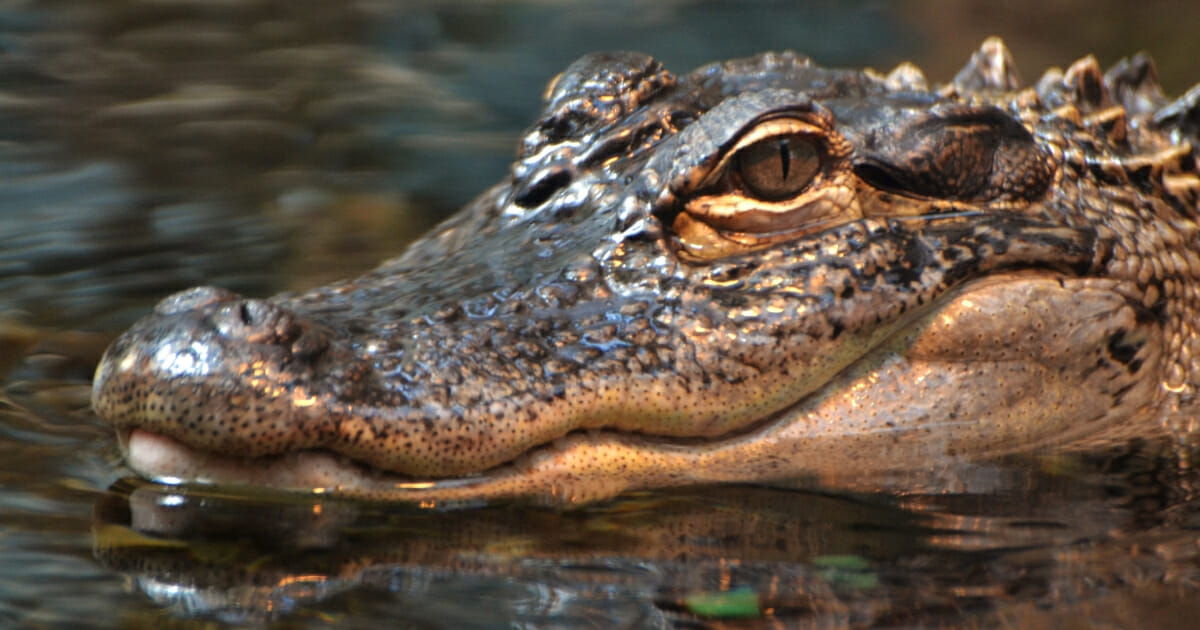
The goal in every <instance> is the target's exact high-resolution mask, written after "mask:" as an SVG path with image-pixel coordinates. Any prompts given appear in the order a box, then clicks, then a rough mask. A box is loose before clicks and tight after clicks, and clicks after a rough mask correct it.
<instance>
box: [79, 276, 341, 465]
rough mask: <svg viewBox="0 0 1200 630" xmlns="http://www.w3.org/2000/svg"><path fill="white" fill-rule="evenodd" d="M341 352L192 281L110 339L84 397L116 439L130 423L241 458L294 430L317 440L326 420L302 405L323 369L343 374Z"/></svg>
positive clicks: (282, 313) (288, 439) (275, 313)
mask: <svg viewBox="0 0 1200 630" xmlns="http://www.w3.org/2000/svg"><path fill="white" fill-rule="evenodd" d="M347 354H348V353H346V352H345V351H338V350H337V349H335V348H333V346H332V344H331V341H330V334H329V332H328V331H327V330H325V329H323V328H322V327H320V326H318V325H315V324H314V323H313V322H311V321H309V320H308V319H306V318H303V317H301V316H298V315H296V314H295V313H293V312H291V311H289V310H287V309H286V308H285V307H282V306H280V305H277V304H274V303H271V302H267V301H264V300H255V299H247V298H244V297H242V296H240V295H237V294H235V293H232V292H230V291H226V290H223V289H217V288H212V287H199V288H195V289H190V290H187V291H184V292H181V293H177V294H175V295H172V296H170V297H168V298H166V299H164V300H163V301H162V302H160V303H159V304H158V306H157V307H156V308H155V309H154V312H153V313H152V314H150V315H149V316H147V317H146V318H144V319H142V320H141V321H140V322H138V323H137V324H136V325H135V326H134V327H133V328H131V329H130V330H129V331H127V332H126V333H125V334H123V335H122V336H121V337H120V338H118V339H117V340H116V341H115V342H114V343H113V345H112V346H111V347H110V348H109V350H108V352H107V353H106V354H105V356H104V358H103V359H102V360H101V362H100V365H99V367H98V368H97V370H96V378H95V382H94V384H93V401H94V404H95V407H96V410H97V411H98V412H99V413H100V414H101V415H102V416H103V417H105V418H112V419H114V424H115V426H116V427H117V428H118V429H119V430H121V431H122V432H123V437H125V438H128V433H129V432H131V431H133V430H134V429H135V428H137V429H142V430H146V431H149V432H153V433H162V434H164V435H169V436H170V437H172V438H174V439H178V440H182V441H184V442H186V443H188V444H192V445H196V446H199V447H202V448H205V449H211V450H217V451H220V452H226V453H230V454H236V455H240V456H259V455H270V454H276V453H279V452H283V451H284V450H286V449H287V448H289V447H292V446H294V445H295V443H296V439H297V437H298V436H302V435H308V436H309V437H308V439H307V440H302V441H305V442H309V443H311V444H316V443H318V442H320V441H321V440H322V439H324V438H323V434H324V433H327V432H328V430H327V428H323V425H324V424H325V422H324V421H322V420H321V419H320V418H315V417H314V416H313V415H312V414H310V413H308V407H310V406H311V405H312V403H313V402H314V401H315V399H316V397H317V396H319V395H321V393H320V392H319V391H318V386H317V384H318V383H321V382H324V381H326V380H327V377H326V376H325V375H324V374H323V373H324V372H327V371H329V369H331V368H330V367H329V366H331V365H333V364H334V363H336V364H337V366H338V367H337V368H336V369H337V370H338V371H340V372H341V373H342V376H347V374H348V372H347V370H348V369H350V368H348V367H347V366H352V365H353V362H352V361H351V360H350V358H349V357H348V356H347ZM331 355H337V356H336V357H332V360H331ZM361 374H362V372H361V370H360V371H359V372H358V376H359V378H357V382H360V383H361V381H362V380H364V379H363V378H362V377H361ZM349 380H350V381H355V379H349Z"/></svg>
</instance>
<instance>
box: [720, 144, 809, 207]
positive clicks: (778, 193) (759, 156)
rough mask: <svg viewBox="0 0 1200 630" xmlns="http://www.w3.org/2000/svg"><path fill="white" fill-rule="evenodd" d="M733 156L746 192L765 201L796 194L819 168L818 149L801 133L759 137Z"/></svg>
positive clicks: (806, 184)
mask: <svg viewBox="0 0 1200 630" xmlns="http://www.w3.org/2000/svg"><path fill="white" fill-rule="evenodd" d="M736 159H737V172H738V175H739V176H740V177H741V179H742V183H743V184H744V185H745V187H746V192H748V193H750V194H751V195H754V196H755V197H757V198H759V199H763V200H767V201H778V200H780V199H787V198H788V197H794V196H796V195H797V194H799V193H800V191H802V190H804V188H805V187H806V186H808V184H809V183H810V182H812V180H813V178H814V177H816V175H817V171H818V170H820V168H821V153H820V150H819V149H818V147H817V146H816V144H815V142H814V141H813V140H812V139H811V138H808V137H805V136H801V135H790V136H777V137H773V138H767V139H765V140H760V141H758V142H755V143H754V144H751V145H750V146H747V147H745V148H744V149H742V150H741V151H738V153H737V156H736Z"/></svg>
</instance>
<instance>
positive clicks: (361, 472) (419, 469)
mask: <svg viewBox="0 0 1200 630" xmlns="http://www.w3.org/2000/svg"><path fill="white" fill-rule="evenodd" d="M546 101H547V103H546V110H545V112H544V114H543V116H542V117H541V119H540V120H539V121H538V123H536V124H535V125H534V126H533V127H532V128H531V130H530V131H529V132H528V134H527V135H526V137H525V138H524V140H523V143H522V146H521V150H520V154H519V157H518V160H517V162H516V163H515V165H514V166H513V169H512V174H511V177H510V178H509V179H508V180H506V181H505V182H502V183H501V184H499V185H497V186H495V187H494V188H492V189H491V190H489V191H487V192H485V193H484V194H483V195H482V196H481V197H480V198H479V199H477V200H476V201H475V202H474V203H472V204H471V205H470V206H468V207H467V208H465V209H464V210H462V211H461V212H460V213H459V214H458V215H457V216H455V217H454V218H452V219H450V220H449V221H448V222H447V223H445V224H443V225H442V226H441V227H439V228H438V229H437V230H435V231H434V233H432V234H430V235H428V236H426V237H425V238H423V239H422V240H420V241H418V242H417V243H415V244H414V245H413V246H412V247H411V248H410V249H409V250H408V251H407V252H405V253H404V254H403V255H402V256H400V257H399V258H396V259H394V260H391V261H388V262H386V263H384V264H383V265H382V266H380V267H379V268H377V269H375V270H374V271H371V272H370V273H368V274H366V275H364V276H361V277H359V278H356V279H354V280H350V281H346V282H341V283H336V284H333V285H329V286H326V287H321V288H317V289H313V290H311V291H308V292H306V293H302V294H289V295H281V296H276V297H274V298H270V299H268V300H257V299H247V298H244V297H241V296H238V295H235V294H232V293H229V292H225V291H222V290H219V289H213V288H198V289H193V290H190V291H187V292H184V293H181V294H178V295H176V296H172V297H171V298H168V299H167V300H165V301H164V302H163V303H161V304H160V305H159V306H158V307H157V308H156V310H155V312H154V313H153V314H151V315H150V316H148V317H147V318H146V319H144V320H143V321H141V322H139V323H138V324H137V325H135V326H134V327H133V329H131V330H130V331H129V332H127V333H126V334H125V335H123V336H122V337H121V338H120V339H118V340H117V341H116V342H114V344H113V345H112V347H111V348H110V349H109V350H108V352H107V353H106V355H105V358H104V359H103V361H102V363H101V365H100V367H99V368H98V370H97V373H96V382H95V387H94V393H93V404H94V407H95V409H96V410H97V412H98V413H99V415H100V416H101V417H102V418H103V419H104V420H105V421H106V422H108V423H110V424H111V425H112V426H114V427H115V428H116V429H117V431H118V435H119V437H120V440H121V444H122V447H123V449H124V450H125V452H126V455H127V458H128V460H129V462H130V465H131V466H132V467H133V468H134V469H135V470H137V471H139V472H140V473H142V474H144V475H146V476H148V477H151V478H156V479H176V480H185V481H202V482H220V483H242V484H252V485H268V486H275V487H283V488H293V489H313V488H320V489H321V491H339V492H343V493H347V494H356V495H361V496H366V497H373V498H386V499H411V500H434V501H437V500H468V499H477V498H479V499H485V498H490V497H496V496H511V495H535V496H539V497H543V498H552V499H556V500H564V501H574V500H587V499H595V498H599V497H604V496H610V495H612V494H615V493H617V492H620V491H622V490H625V489H629V488H639V487H659V486H670V485H679V484H688V483H697V482H707V481H770V480H781V479H795V478H808V477H815V478H818V479H819V480H821V481H822V482H825V483H839V482H840V481H843V480H847V479H851V478H855V477H858V476H860V475H864V474H883V473H888V472H891V471H906V470H929V469H931V468H932V469H936V468H938V467H939V466H942V465H951V464H953V463H956V462H968V463H969V462H978V461H984V460H986V459H987V458H991V457H995V456H999V455H1004V454H1009V453H1014V452H1028V451H1034V450H1038V449H1043V448H1049V447H1054V448H1058V447H1087V446H1094V445H1100V444H1106V443H1111V442H1113V441H1117V440H1123V439H1128V438H1130V437H1133V436H1145V435H1151V434H1156V433H1163V432H1164V431H1167V430H1170V429H1171V428H1172V426H1173V423H1175V422H1176V419H1177V418H1178V417H1180V416H1181V415H1184V414H1186V413H1188V412H1189V411H1190V410H1191V409H1192V405H1193V399H1194V398H1195V391H1196V387H1197V385H1198V384H1200V366H1198V364H1197V361H1198V360H1200V335H1198V334H1197V330H1196V327H1197V326H1198V325H1200V242H1198V240H1197V228H1196V220H1197V213H1198V207H1197V198H1198V193H1200V178H1198V177H1197V175H1196V162H1195V157H1194V153H1193V149H1192V143H1193V142H1197V141H1200V139H1198V138H1197V129H1198V128H1200V113H1198V110H1200V108H1198V107H1197V102H1198V101H1200V92H1197V91H1196V90H1193V92H1192V93H1191V94H1189V96H1188V97H1185V98H1184V99H1181V100H1180V101H1177V102H1175V103H1172V104H1168V102H1167V100H1166V99H1164V98H1163V96H1162V94H1161V93H1160V91H1159V89H1158V86H1157V84H1156V83H1155V81H1154V76H1153V67H1152V66H1151V65H1150V63H1149V61H1148V60H1146V59H1144V58H1135V59H1133V60H1131V61H1126V62H1122V64H1119V65H1118V66H1117V67H1115V68H1113V69H1112V70H1110V71H1109V72H1108V73H1107V74H1103V73H1102V72H1101V71H1100V69H1099V68H1098V66H1097V65H1096V63H1095V61H1094V60H1092V59H1090V58H1088V59H1085V60H1081V61H1079V62H1077V63H1076V64H1074V65H1072V66H1071V67H1070V68H1069V69H1068V70H1067V71H1066V72H1061V71H1057V70H1052V71H1050V72H1048V73H1047V74H1046V75H1045V76H1044V77H1043V78H1042V79H1041V80H1040V81H1039V82H1038V83H1037V86H1036V87H1035V88H1027V89H1021V88H1020V87H1019V85H1018V83H1017V79H1016V76H1015V72H1014V70H1013V69H1012V66H1011V60H1010V58H1009V56H1008V53H1007V51H1006V50H1004V48H1003V45H1002V44H1000V42H999V41H998V40H989V41H988V42H986V43H985V44H984V46H983V48H982V49H981V51H980V52H979V53H977V54H976V55H975V57H974V58H973V59H972V60H971V62H970V63H969V64H968V65H967V67H966V68H964V70H963V71H962V72H960V73H959V75H958V76H957V77H955V79H954V81H953V82H952V83H950V84H947V85H945V86H941V87H937V88H929V87H927V86H926V82H925V79H924V77H923V76H922V75H921V74H920V72H919V70H917V69H916V68H914V67H912V66H910V65H907V64H905V65H902V66H900V67H898V68H897V69H896V70H894V71H893V72H891V73H890V74H888V75H886V76H884V75H879V74H876V73H873V72H871V71H850V70H831V69H825V68H821V67H819V66H816V65H814V64H812V63H811V62H810V61H809V60H807V59H805V58H802V57H799V56H796V55H792V54H767V55H762V56H759V57H754V58H748V59H742V60H736V61H731V62H726V63H722V64H715V65H712V66H706V67H704V68H701V69H699V70H696V71H695V72H693V73H691V74H690V75H686V76H683V77H675V76H673V75H671V74H670V73H668V72H667V71H666V70H664V69H663V68H662V67H661V66H660V65H659V64H658V63H657V62H656V61H654V60H653V59H650V58H649V57H645V56H642V55H636V54H630V53H621V54H614V55H593V56H589V57H585V58H583V59H581V60H580V61H578V62H576V63H575V64H573V65H572V66H571V67H570V68H568V69H567V70H566V71H565V72H564V73H563V74H562V75H560V76H559V77H558V78H557V79H556V80H555V81H554V82H553V83H552V84H551V86H550V87H549V88H548V90H547V97H546Z"/></svg>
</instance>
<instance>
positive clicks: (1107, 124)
mask: <svg viewBox="0 0 1200 630" xmlns="http://www.w3.org/2000/svg"><path fill="white" fill-rule="evenodd" d="M1083 122H1084V123H1085V124H1087V125H1089V126H1095V127H1099V128H1100V129H1103V130H1104V135H1105V136H1107V137H1108V139H1109V140H1111V141H1113V142H1118V143H1119V142H1125V138H1126V137H1127V136H1128V131H1129V128H1128V126H1127V125H1126V117H1125V108H1124V107H1121V106H1120V105H1113V106H1111V107H1106V108H1104V109H1101V110H1099V111H1096V112H1093V113H1091V114H1088V115H1087V117H1086V118H1084V119H1083Z"/></svg>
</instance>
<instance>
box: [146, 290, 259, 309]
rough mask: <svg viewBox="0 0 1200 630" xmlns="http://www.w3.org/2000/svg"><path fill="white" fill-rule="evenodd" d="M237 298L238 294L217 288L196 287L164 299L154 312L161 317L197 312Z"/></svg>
mask: <svg viewBox="0 0 1200 630" xmlns="http://www.w3.org/2000/svg"><path fill="white" fill-rule="evenodd" d="M237 297H238V296H237V294H236V293H233V292H232V291H227V290H225V289H218V288H217V287H195V288H192V289H187V290H186V291H180V292H178V293H176V294H174V295H170V296H168V297H166V298H163V300H162V301H161V302H159V303H158V305H156V306H155V307H154V312H156V313H158V314H159V315H174V314H177V313H185V312H188V311H195V310H198V309H201V308H204V307H207V306H209V305H212V304H216V303H219V302H228V301H231V300H234V299H236V298H237Z"/></svg>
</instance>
